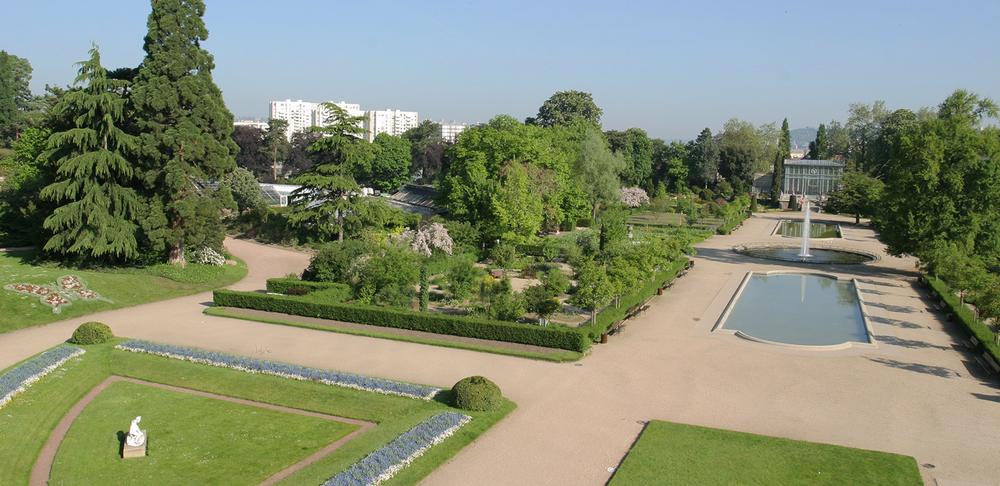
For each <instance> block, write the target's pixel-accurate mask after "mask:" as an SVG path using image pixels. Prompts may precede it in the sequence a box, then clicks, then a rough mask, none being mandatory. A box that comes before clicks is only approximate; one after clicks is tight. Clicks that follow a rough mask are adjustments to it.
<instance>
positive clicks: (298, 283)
mask: <svg viewBox="0 0 1000 486" xmlns="http://www.w3.org/2000/svg"><path fill="white" fill-rule="evenodd" d="M297 289H304V290H305V292H302V293H299V294H298V295H304V294H307V293H309V292H312V291H315V290H326V289H346V291H347V292H350V291H351V286H350V285H347V284H342V283H337V282H313V281H310V280H301V279H298V278H292V277H283V278H269V279H267V291H268V292H273V293H275V294H294V293H296V292H297Z"/></svg>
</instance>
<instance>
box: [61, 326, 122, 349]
mask: <svg viewBox="0 0 1000 486" xmlns="http://www.w3.org/2000/svg"><path fill="white" fill-rule="evenodd" d="M114 337H115V335H114V333H112V332H111V328H110V327H108V325H107V324H105V323H103V322H96V321H91V322H84V323H83V324H80V327H77V328H76V330H75V331H73V337H71V338H69V342H71V343H73V344H103V343H106V342H108V341H110V340H111V339H113V338H114Z"/></svg>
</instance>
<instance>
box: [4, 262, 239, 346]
mask: <svg viewBox="0 0 1000 486" xmlns="http://www.w3.org/2000/svg"><path fill="white" fill-rule="evenodd" d="M33 258H34V252H15V253H0V333H3V332H9V331H13V330H16V329H22V328H25V327H31V326H37V325H39V324H45V323H48V322H52V321H57V320H60V319H69V318H72V317H78V316H82V315H86V314H91V313H94V312H100V311H105V310H109V309H117V308H121V307H128V306H133V305H137V304H143V303H146V302H152V301H156V300H164V299H172V298H175V297H180V296H183V295H190V294H196V293H198V292H204V291H206V290H211V289H215V288H218V287H224V286H227V285H230V284H232V283H234V282H237V281H239V280H240V279H242V278H243V277H244V276H245V275H246V272H247V269H246V266H245V265H244V264H243V262H238V264H237V265H223V266H220V267H213V266H207V265H195V264H190V265H187V266H186V267H185V268H183V269H181V268H176V267H173V266H170V265H166V264H163V265H154V266H150V267H144V268H109V269H102V270H81V269H76V268H67V267H62V266H56V265H53V264H41V265H39V264H35V262H34V261H33ZM64 275H76V276H79V277H80V278H81V279H83V281H84V282H85V283H86V285H87V287H88V288H89V289H90V290H93V291H96V292H97V293H99V294H100V295H101V297H103V299H101V300H83V299H78V300H75V301H73V303H72V304H71V305H68V306H64V307H62V308H61V311H60V312H59V313H58V314H57V313H54V312H52V309H51V308H50V307H49V306H47V305H45V304H42V303H41V302H40V301H39V300H38V298H37V297H35V296H29V295H23V294H19V293H16V292H12V291H9V290H5V289H3V286H5V285H8V284H18V283H30V284H37V285H45V284H53V283H55V281H56V279H57V278H59V277H62V276H64ZM105 299H106V300H105Z"/></svg>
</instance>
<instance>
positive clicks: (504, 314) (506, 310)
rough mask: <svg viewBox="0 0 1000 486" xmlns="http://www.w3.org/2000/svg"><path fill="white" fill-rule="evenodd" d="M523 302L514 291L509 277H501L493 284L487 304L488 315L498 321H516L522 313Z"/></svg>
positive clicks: (523, 308)
mask: <svg viewBox="0 0 1000 486" xmlns="http://www.w3.org/2000/svg"><path fill="white" fill-rule="evenodd" d="M525 310H526V309H525V302H524V298H523V296H521V295H520V294H518V293H517V292H514V291H513V289H512V288H511V285H510V279H507V278H505V279H502V280H500V283H499V284H498V285H496V286H494V288H493V291H492V294H491V295H490V297H489V305H488V306H487V313H488V315H489V316H490V317H491V318H493V319H496V320H498V321H516V320H518V319H520V318H521V316H523V315H524V312H525Z"/></svg>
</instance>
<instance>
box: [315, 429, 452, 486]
mask: <svg viewBox="0 0 1000 486" xmlns="http://www.w3.org/2000/svg"><path fill="white" fill-rule="evenodd" d="M470 420H472V417H469V416H468V415H463V414H460V413H455V412H445V413H439V414H437V415H435V416H433V417H431V418H429V419H427V420H425V421H423V422H420V423H419V424H417V426H416V427H413V428H412V429H410V430H408V431H406V432H403V433H402V434H400V436H399V437H396V438H395V439H393V440H392V442H389V443H388V444H386V445H385V446H383V447H381V448H379V449H378V450H376V451H375V452H372V453H371V454H369V455H368V456H366V457H365V458H364V459H362V460H360V461H358V462H356V463H354V465H352V466H351V467H349V468H347V469H346V470H345V471H343V472H341V473H340V474H337V475H336V476H334V477H332V478H330V479H328V480H326V482H324V483H323V486H368V485H376V484H379V483H381V482H383V481H386V480H388V479H389V478H391V477H393V476H394V475H395V474H396V473H397V472H399V471H400V470H401V469H403V468H404V467H406V466H407V465H408V464H410V463H411V462H413V461H414V460H416V458H418V457H420V456H422V455H423V454H424V453H425V452H427V450H428V449H430V448H431V447H433V446H434V445H436V444H440V443H441V442H443V441H444V440H445V439H447V438H448V437H451V435H452V434H454V433H455V432H456V431H457V430H458V429H459V428H461V427H462V426H463V425H465V424H466V423H468V422H469V421H470Z"/></svg>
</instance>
